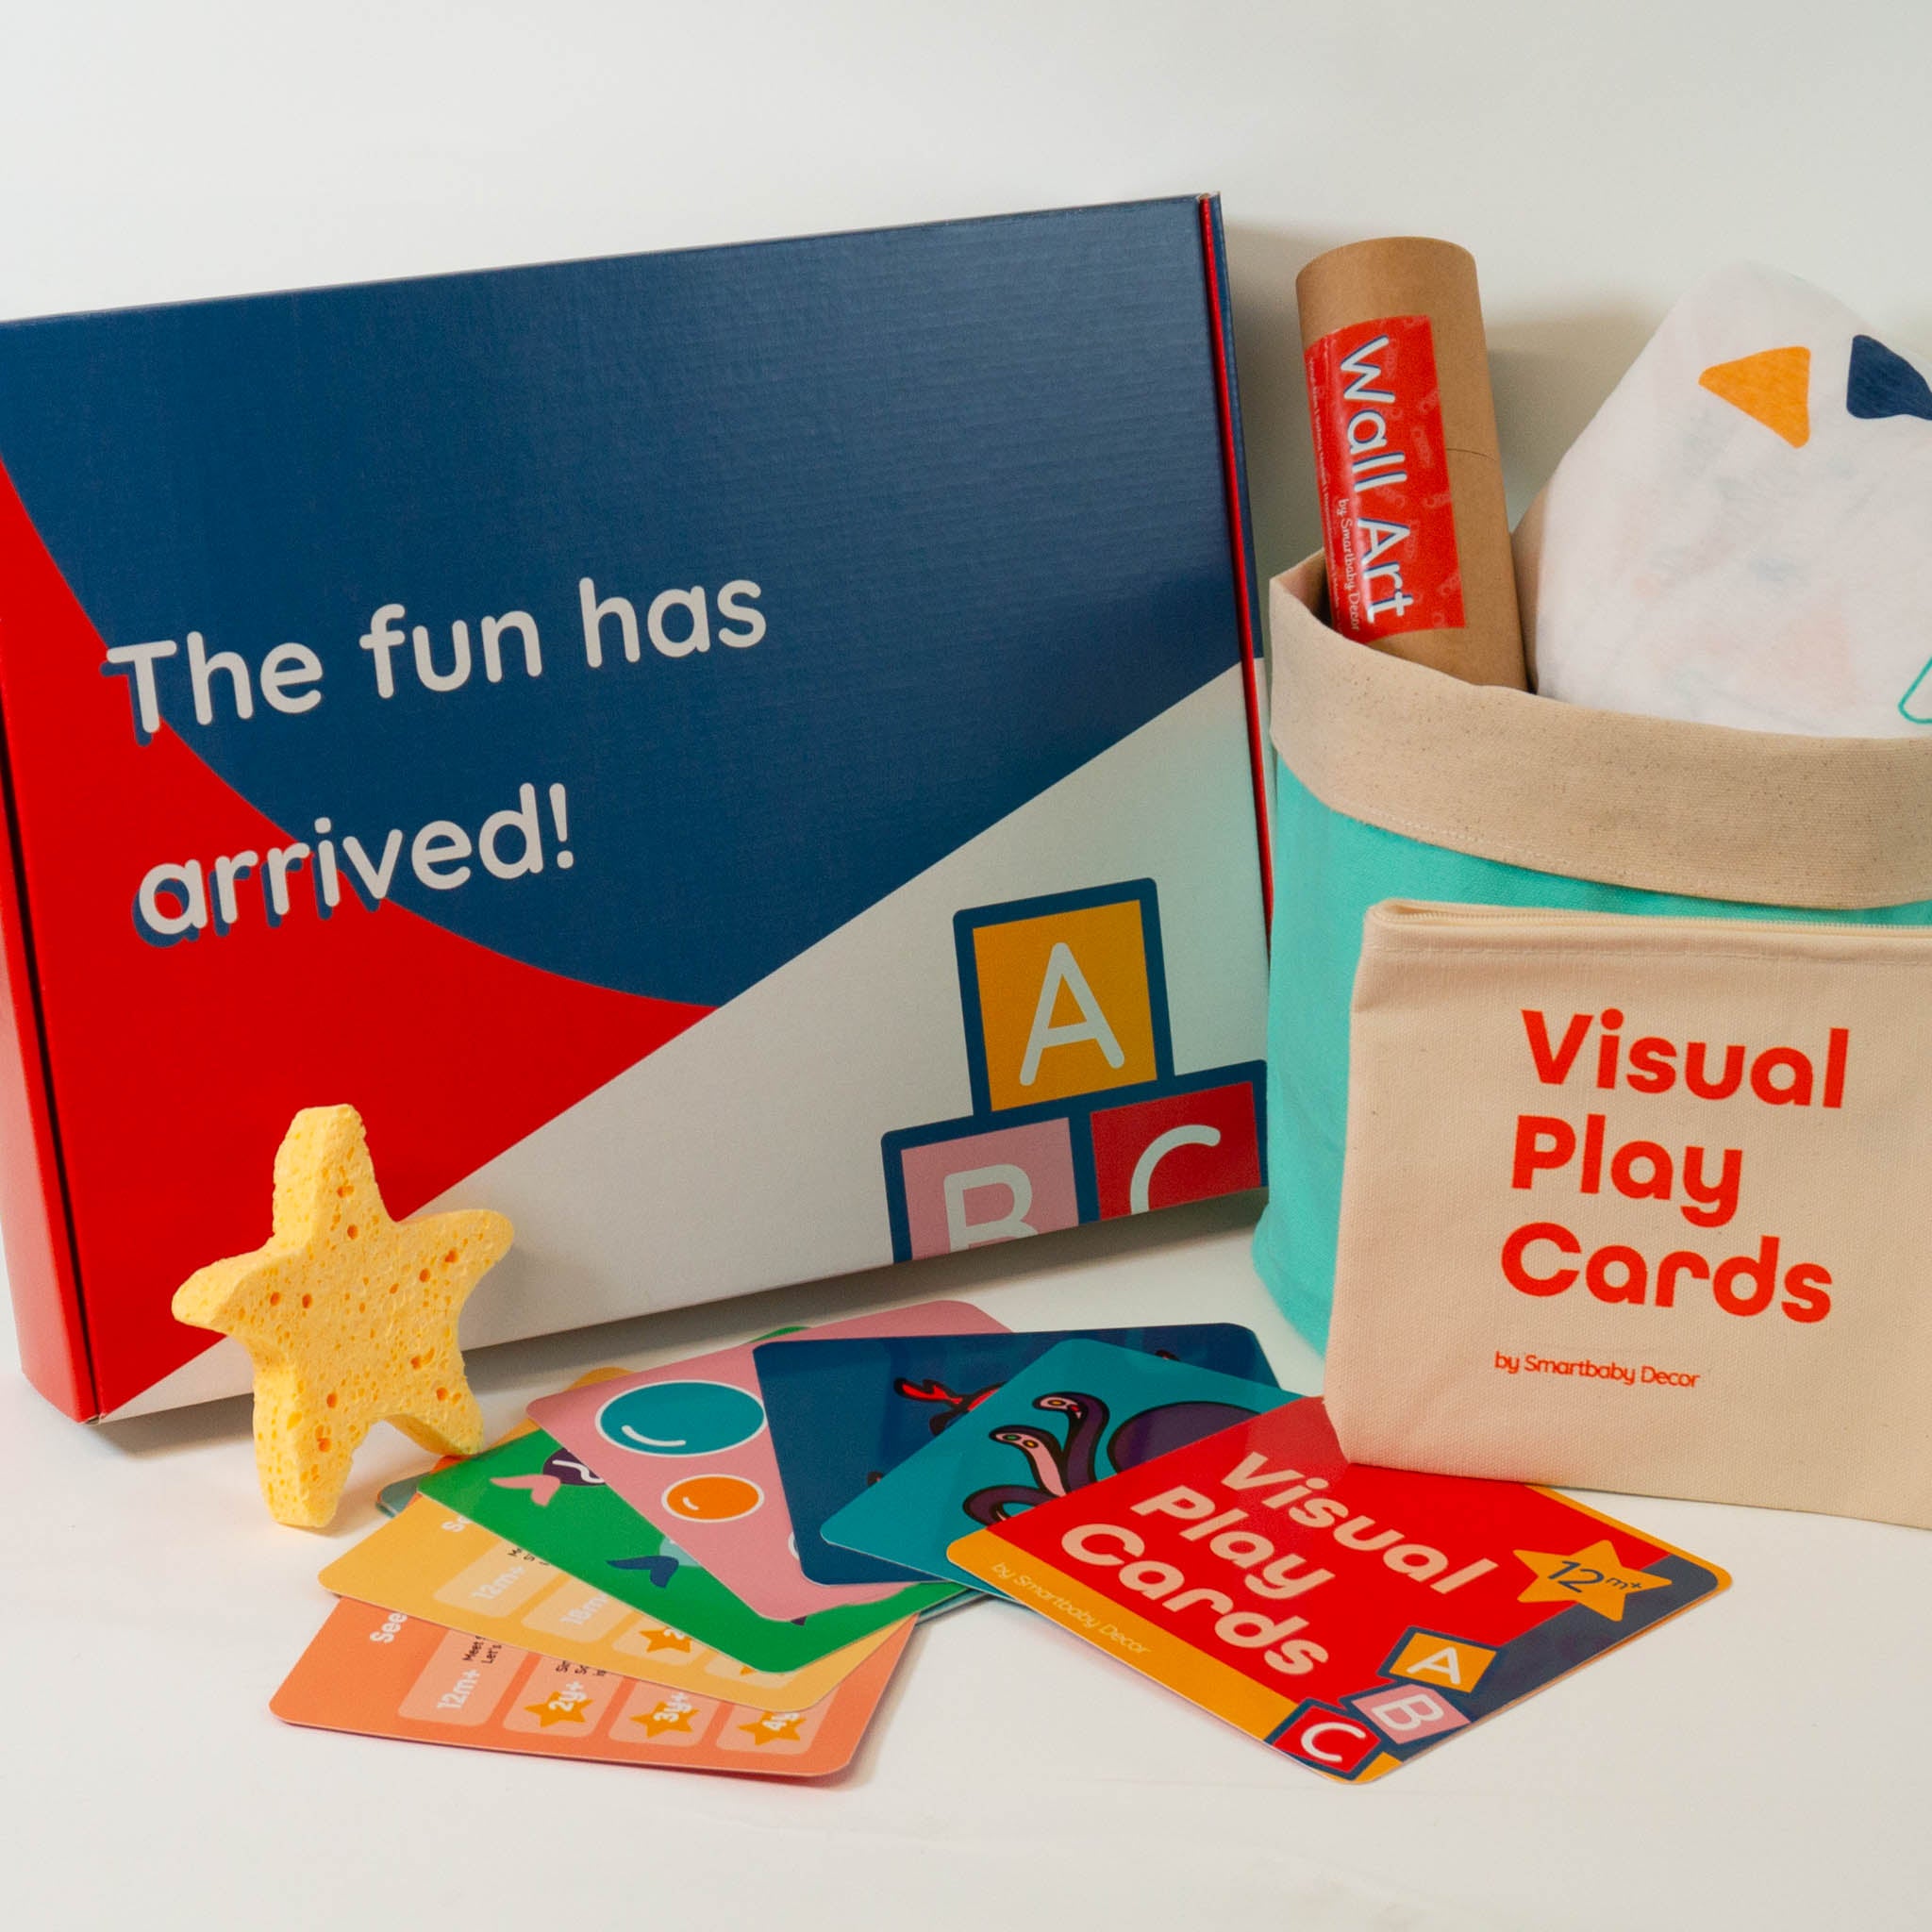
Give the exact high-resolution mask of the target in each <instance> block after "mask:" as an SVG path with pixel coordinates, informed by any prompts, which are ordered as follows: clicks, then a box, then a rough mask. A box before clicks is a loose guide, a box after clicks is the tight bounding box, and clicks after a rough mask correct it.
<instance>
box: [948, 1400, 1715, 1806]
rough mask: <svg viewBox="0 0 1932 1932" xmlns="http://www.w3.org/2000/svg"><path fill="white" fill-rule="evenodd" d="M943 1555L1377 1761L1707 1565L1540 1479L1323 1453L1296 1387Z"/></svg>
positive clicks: (1696, 1580) (1229, 1704) (1610, 1630)
mask: <svg viewBox="0 0 1932 1932" xmlns="http://www.w3.org/2000/svg"><path fill="white" fill-rule="evenodd" d="M950 1554H951V1556H952V1559H953V1561H954V1562H956V1563H957V1564H958V1565H959V1567H960V1568H961V1569H963V1570H966V1571H969V1572H971V1573H972V1574H974V1576H977V1577H979V1578H981V1579H982V1580H984V1581H985V1582H986V1583H988V1584H990V1585H991V1587H992V1588H993V1589H995V1590H998V1591H1002V1592H1003V1593H1004V1594H1006V1595H1008V1596H1009V1597H1011V1598H1012V1599H1013V1600H1014V1601H1015V1602H1016V1603H1021V1604H1024V1605H1025V1606H1026V1607H1028V1608H1030V1609H1034V1610H1038V1611H1039V1612H1040V1613H1041V1615H1042V1616H1045V1617H1048V1618H1050V1619H1052V1621H1053V1622H1055V1623H1057V1624H1062V1625H1064V1626H1065V1627H1066V1628H1067V1629H1069V1630H1072V1631H1073V1632H1074V1634H1075V1635H1076V1636H1079V1637H1082V1638H1084V1639H1085V1640H1086V1641H1088V1642H1089V1643H1091V1644H1093V1645H1094V1646H1095V1647H1096V1648H1097V1649H1100V1650H1102V1651H1105V1652H1106V1653H1108V1655H1109V1656H1113V1657H1119V1658H1121V1659H1122V1661H1123V1662H1125V1663H1128V1664H1131V1665H1132V1666H1133V1668H1134V1669H1135V1670H1137V1671H1139V1672H1141V1674H1142V1675H1144V1676H1148V1677H1152V1678H1153V1679H1154V1680H1155V1681H1156V1682H1157V1683H1160V1684H1165V1685H1166V1686H1167V1687H1168V1688H1169V1689H1170V1690H1173V1691H1179V1692H1180V1693H1181V1695H1182V1696H1184V1697H1187V1698H1190V1699H1191V1701H1192V1702H1194V1703H1196V1704H1198V1705H1200V1706H1201V1707H1203V1708H1204V1709H1207V1710H1210V1711H1212V1712H1213V1713H1214V1714H1215V1715H1216V1716H1217V1717H1221V1718H1224V1719H1225V1720H1226V1721H1227V1722H1228V1723H1229V1724H1234V1725H1237V1726H1238V1727H1239V1728H1240V1729H1241V1730H1244V1731H1246V1732H1248V1733H1249V1734H1250V1735H1251V1736H1253V1737H1256V1738H1259V1739H1262V1740H1264V1741H1266V1742H1267V1743H1270V1744H1272V1745H1273V1746H1274V1748H1275V1749H1276V1750H1277V1751H1281V1752H1284V1753H1286V1754H1287V1755H1288V1756H1289V1757H1295V1758H1298V1759H1300V1760H1301V1762H1302V1763H1304V1764H1307V1765H1308V1766H1310V1767H1311V1768H1313V1769H1314V1770H1317V1771H1321V1772H1324V1773H1326V1774H1328V1775H1329V1776H1330V1777H1335V1778H1341V1779H1345V1780H1348V1781H1350V1782H1363V1781H1366V1780H1368V1779H1370V1778H1374V1777H1379V1776H1381V1775H1382V1774H1384V1773H1386V1772H1390V1771H1392V1770H1394V1769H1395V1768H1396V1766H1397V1765H1400V1764H1403V1763H1406V1762H1407V1760H1408V1759H1409V1758H1411V1757H1416V1756H1417V1755H1418V1754H1419V1753H1421V1752H1423V1751H1426V1750H1428V1749H1429V1748H1430V1747H1431V1746H1432V1745H1435V1744H1439V1743H1441V1741H1442V1740H1444V1739H1445V1738H1450V1737H1453V1736H1455V1735H1456V1734H1457V1732H1458V1731H1461V1730H1463V1729H1465V1728H1466V1727H1467V1726H1469V1725H1470V1724H1475V1723H1477V1722H1478V1721H1480V1720H1481V1719H1483V1718H1486V1717H1491V1716H1493V1715H1494V1713H1495V1712H1497V1711H1499V1710H1501V1709H1503V1708H1505V1707H1507V1706H1508V1705H1511V1704H1514V1703H1516V1702H1517V1701H1518V1700H1519V1699H1521V1698H1524V1697H1526V1696H1528V1695H1529V1694H1530V1693H1531V1692H1532V1691H1540V1690H1541V1689H1542V1687H1543V1686H1544V1685H1545V1684H1549V1683H1552V1682H1554V1681H1555V1680H1556V1679H1557V1678H1558V1677H1560V1676H1563V1675H1565V1674H1568V1673H1569V1672H1571V1671H1574V1670H1575V1669H1576V1668H1577V1667H1578V1666H1579V1665H1581V1664H1586V1663H1589V1662H1591V1660H1592V1659H1593V1658H1595V1657H1600V1656H1601V1655H1602V1654H1603V1653H1604V1652H1606V1651H1607V1650H1610V1649H1613V1648H1614V1647H1615V1646H1616V1645H1618V1644H1620V1643H1624V1642H1626V1641H1628V1640H1629V1639H1631V1638H1632V1637H1636V1636H1639V1635H1641V1633H1642V1632H1643V1631H1645V1630H1648V1629H1650V1628H1651V1627H1652V1626H1653V1625H1654V1624H1660V1623H1662V1622H1663V1621H1664V1620H1665V1619H1666V1618H1669V1617H1672V1616H1674V1615H1675V1614H1676V1613H1677V1612H1678V1611H1679V1610H1683V1609H1687V1608H1689V1607H1690V1606H1691V1605H1692V1604H1694V1603H1696V1602H1697V1601H1698V1600H1699V1599H1700V1598H1703V1597H1706V1596H1709V1595H1711V1594H1713V1593H1714V1592H1715V1591H1720V1590H1723V1589H1724V1588H1726V1587H1727V1586H1728V1584H1729V1582H1730V1578H1729V1577H1728V1576H1727V1575H1725V1574H1724V1572H1723V1571H1721V1570H1717V1569H1714V1568H1713V1567H1712V1566H1711V1565H1709V1564H1707V1563H1705V1562H1703V1561H1701V1560H1700V1559H1699V1558H1697V1557H1691V1556H1687V1555H1686V1554H1685V1553H1684V1552H1683V1551H1682V1550H1679V1549H1675V1548H1674V1547H1673V1546H1672V1545H1671V1544H1669V1543H1666V1542H1660V1541H1657V1539H1656V1538H1655V1537H1646V1536H1644V1535H1642V1534H1641V1533H1640V1532H1639V1531H1637V1530H1634V1529H1632V1528H1631V1527H1630V1526H1629V1525H1628V1524H1623V1523H1618V1522H1616V1521H1614V1520H1613V1519H1611V1518H1609V1517H1607V1516H1600V1515H1598V1514H1597V1513H1596V1511H1594V1510H1592V1509H1586V1508H1585V1507H1583V1506H1582V1505H1581V1504H1580V1503H1573V1502H1572V1501H1570V1500H1569V1499H1568V1498H1567V1497H1565V1496H1560V1495H1558V1494H1557V1492H1556V1491H1553V1490H1541V1489H1533V1488H1530V1487H1529V1486H1527V1485H1525V1484H1523V1483H1506V1482H1481V1481H1476V1480H1474V1479H1473V1478H1470V1477H1466V1476H1441V1475H1417V1474H1409V1473H1407V1472H1404V1471H1401V1470H1392V1469H1373V1468H1370V1467H1368V1466H1367V1465H1366V1464H1359V1463H1350V1462H1348V1461H1346V1460H1344V1459H1343V1457H1342V1454H1341V1448H1340V1446H1339V1445H1338V1444H1337V1442H1336V1440H1335V1433H1334V1430H1333V1429H1332V1428H1331V1427H1330V1426H1329V1424H1328V1418H1327V1414H1326V1412H1325V1411H1324V1408H1323V1407H1322V1404H1321V1403H1320V1402H1319V1401H1315V1400H1312V1399H1307V1400H1303V1401H1300V1402H1296V1403H1293V1404H1291V1406H1290V1407H1286V1408H1277V1409H1274V1410H1271V1411H1270V1412H1269V1413H1267V1414H1265V1415H1258V1416H1257V1417H1256V1418H1255V1419H1254V1420H1253V1421H1252V1422H1248V1423H1242V1424H1238V1425H1237V1426H1235V1427H1233V1428H1230V1429H1224V1430H1223V1431H1221V1433H1219V1434H1218V1435H1213V1436H1209V1437H1207V1438H1205V1439H1204V1440H1203V1441H1198V1442H1194V1443H1191V1444H1189V1445H1188V1446H1187V1447H1186V1448H1183V1449H1177V1450H1175V1451H1174V1452H1173V1453H1172V1454H1170V1455H1167V1456H1162V1457H1157V1458H1155V1459H1154V1460H1153V1461H1151V1462H1146V1463H1142V1464H1141V1466H1140V1467H1139V1468H1136V1469H1132V1470H1129V1471H1128V1472H1127V1473H1126V1474H1123V1475H1116V1476H1112V1477H1110V1478H1108V1480H1107V1481H1105V1482H1101V1483H1095V1484H1093V1485H1091V1487H1088V1488H1085V1489H1079V1490H1074V1491H1070V1492H1069V1493H1067V1494H1066V1495H1063V1496H1059V1497H1057V1498H1056V1499H1055V1500H1053V1501H1052V1502H1047V1503H1041V1504H1040V1505H1038V1506H1037V1507H1033V1508H1030V1509H1027V1510H1025V1511H1024V1513H1022V1514H1020V1515H1018V1516H1014V1517H1010V1518H1008V1520H1007V1521H1006V1522H1004V1523H1000V1524H995V1525H994V1526H993V1527H991V1528H990V1529H983V1530H980V1531H978V1532H976V1533H975V1534H974V1535H972V1536H969V1537H965V1538H962V1539H961V1540H960V1541H958V1542H956V1543H954V1544H953V1546H952V1549H951V1552H950Z"/></svg>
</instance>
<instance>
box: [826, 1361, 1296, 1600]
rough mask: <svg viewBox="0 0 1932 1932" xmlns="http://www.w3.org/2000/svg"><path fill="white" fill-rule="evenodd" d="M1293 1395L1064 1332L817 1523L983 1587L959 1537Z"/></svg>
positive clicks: (923, 1569) (851, 1542) (926, 1569)
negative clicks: (952, 1551) (953, 1555)
mask: <svg viewBox="0 0 1932 1932" xmlns="http://www.w3.org/2000/svg"><path fill="white" fill-rule="evenodd" d="M1015 1339H1018V1338H1015ZM1300 1399H1301V1398H1300V1397H1299V1396H1298V1395H1296V1394H1294V1393H1292V1392H1291V1391H1288V1390H1285V1389H1277V1388H1275V1387H1274V1386H1273V1385H1272V1384H1270V1383H1267V1382H1257V1381H1250V1380H1246V1379H1244V1378H1243V1377H1241V1376H1238V1375H1224V1374H1216V1373H1215V1372H1214V1371H1213V1370H1211V1369H1201V1368H1196V1367H1194V1366H1193V1365H1192V1364H1191V1363H1189V1362H1183V1361H1174V1360H1172V1359H1170V1358H1168V1357H1163V1356H1158V1355H1148V1354H1146V1353H1144V1352H1142V1351H1141V1350H1138V1349H1130V1348H1112V1347H1109V1346H1108V1345H1107V1344H1106V1343H1105V1342H1099V1341H1062V1342H1060V1343H1058V1345H1057V1346H1056V1347H1054V1348H1051V1349H1049V1350H1048V1351H1047V1353H1046V1354H1045V1355H1043V1356H1041V1357H1040V1359H1039V1360H1038V1361H1036V1362H1034V1363H1033V1364H1032V1366H1031V1367H1030V1368H1025V1369H1022V1370H1021V1371H1020V1373H1019V1374H1016V1375H1014V1376H1013V1377H1012V1379H1011V1380H1010V1381H1008V1382H1007V1383H1005V1384H1004V1385H1003V1386H1002V1387H1000V1388H999V1389H996V1390H995V1391H993V1392H992V1393H991V1394H990V1395H988V1396H987V1397H986V1399H985V1400H984V1401H982V1402H981V1403H979V1405H978V1406H977V1407H974V1409H972V1410H971V1411H970V1413H968V1414H966V1415H964V1416H962V1417H961V1418H960V1419H959V1421H958V1422H957V1423H956V1424H953V1425H952V1426H951V1427H950V1428H948V1429H946V1430H945V1431H944V1433H943V1434H941V1435H940V1436H938V1437H936V1438H935V1439H934V1440H933V1441H930V1442H928V1443H927V1444H926V1445H925V1447H924V1448H923V1449H921V1450H920V1451H919V1452H918V1454H917V1455H915V1456H912V1457H908V1459H907V1460H906V1461H904V1462H902V1463H901V1464H900V1465H899V1466H898V1468H897V1469H894V1470H891V1471H889V1472H887V1474H884V1475H882V1476H881V1477H880V1478H879V1480H878V1481H877V1482H875V1483H873V1484H872V1485H870V1487H868V1488H867V1489H865V1490H864V1491H861V1492H860V1493H859V1494H858V1496H856V1497H855V1498H854V1499H853V1500H852V1501H851V1502H850V1503H848V1504H846V1505H845V1507H843V1508H842V1509H841V1510H839V1511H837V1512H836V1513H835V1514H834V1515H832V1516H831V1517H829V1518H827V1519H826V1521H825V1523H824V1537H825V1540H826V1541H828V1542H832V1543H837V1544H838V1545H839V1546H840V1547H841V1548H842V1549H850V1550H858V1551H861V1552H862V1553H863V1554H864V1555H866V1556H869V1557H878V1558H879V1559H880V1560H881V1561H883V1562H888V1563H896V1564H899V1565H900V1566H901V1567H902V1568H904V1569H907V1570H911V1571H915V1572H917V1573H918V1574H920V1575H922V1576H936V1577H942V1578H944V1579H945V1580H946V1581H948V1582H953V1583H962V1584H965V1585H967V1586H969V1587H970V1588H973V1589H980V1588H983V1587H984V1586H982V1585H981V1584H980V1583H979V1580H978V1579H977V1578H976V1577H974V1576H970V1575H968V1574H967V1573H966V1572H965V1571H963V1570H961V1569H959V1568H958V1567H957V1566H956V1565H955V1564H954V1563H953V1562H952V1561H951V1560H950V1559H949V1558H948V1557H947V1556H946V1550H947V1548H948V1546H949V1545H951V1544H952V1543H954V1542H957V1541H958V1540H959V1538H961V1537H963V1536H966V1535H968V1534H970V1533H971V1532H972V1531H973V1530H974V1529H982V1528H985V1527H986V1526H987V1525H988V1524H994V1523H1003V1522H1005V1521H1006V1520H1007V1518H1008V1517H1010V1516H1017V1515H1018V1514H1020V1513H1021V1511H1023V1510H1025V1509H1030V1508H1031V1507H1033V1506H1034V1505H1035V1504H1037V1503H1044V1502H1046V1501H1048V1500H1049V1499H1051V1498H1053V1497H1055V1496H1064V1495H1066V1494H1068V1493H1070V1492H1071V1491H1074V1490H1077V1489H1084V1488H1085V1487H1086V1486H1087V1485H1088V1484H1089V1483H1095V1482H1101V1481H1104V1480H1105V1479H1106V1478H1107V1477H1108V1476H1110V1475H1118V1474H1121V1473H1122V1472H1123V1471H1125V1470H1129V1469H1138V1468H1139V1467H1140V1466H1141V1463H1143V1462H1150V1461H1152V1460H1153V1458H1154V1457H1157V1456H1164V1455H1166V1454H1167V1452H1168V1451H1169V1450H1170V1449H1178V1448H1180V1447H1181V1446H1182V1445H1183V1444H1185V1443H1188V1442H1197V1441H1200V1440H1201V1439H1202V1438H1203V1437H1204V1436H1211V1435H1215V1434H1217V1433H1218V1432H1219V1431H1220V1430H1222V1429H1227V1428H1232V1427H1234V1426H1235V1425H1236V1424H1238V1423H1244V1422H1247V1421H1249V1420H1251V1419H1252V1418H1253V1417H1255V1416H1257V1415H1263V1414H1265V1413H1267V1411H1268V1410H1270V1409H1275V1408H1282V1407H1286V1406H1287V1405H1288V1404H1289V1403H1291V1402H1298V1401H1299V1400H1300Z"/></svg>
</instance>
